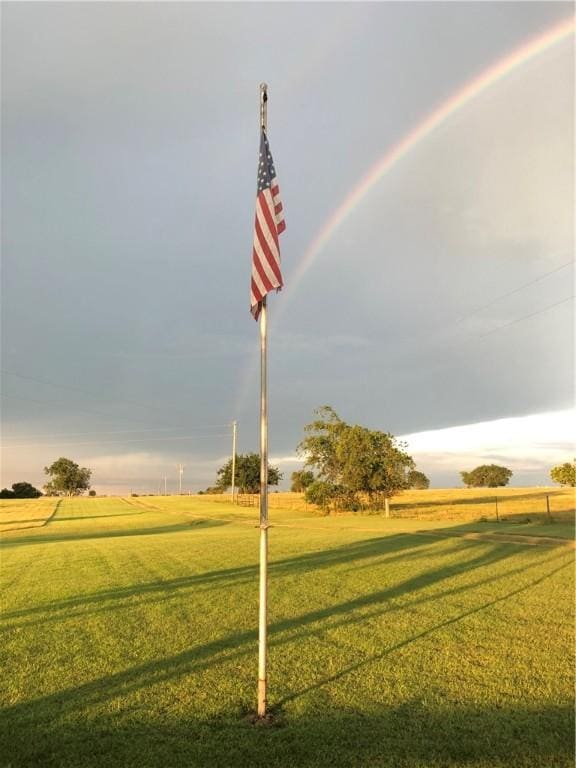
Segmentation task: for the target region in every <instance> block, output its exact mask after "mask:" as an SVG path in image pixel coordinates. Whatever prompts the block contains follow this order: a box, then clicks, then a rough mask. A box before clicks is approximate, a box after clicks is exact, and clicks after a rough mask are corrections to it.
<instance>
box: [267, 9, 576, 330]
mask: <svg viewBox="0 0 576 768" xmlns="http://www.w3.org/2000/svg"><path fill="white" fill-rule="evenodd" d="M574 29H575V24H574V18H573V17H572V18H569V19H565V20H564V21H562V22H560V23H559V24H556V25H555V26H554V27H551V28H550V29H548V30H547V31H546V32H544V33H543V34H540V35H538V36H537V37H535V38H533V39H531V40H529V41H528V42H526V43H523V44H522V45H520V46H519V47H518V48H516V49H515V50H514V51H512V52H511V53H509V54H508V55H507V56H505V57H504V58H502V59H500V60H499V61H497V62H496V63H495V64H493V65H491V66H490V67H488V69H486V70H484V72H482V73H481V74H480V75H478V76H477V77H475V78H473V79H472V80H469V81H468V82H467V83H466V84H465V85H464V86H463V87H462V88H461V89H460V90H459V91H457V92H456V93H454V94H453V95H452V96H450V97H449V98H448V99H447V101H445V102H443V103H442V104H441V105H440V106H439V107H437V108H436V109H435V110H434V111H433V112H432V113H430V114H429V115H428V117H426V118H425V119H424V120H423V121H422V122H421V123H420V124H419V125H417V126H416V127H415V128H413V129H412V130H411V131H410V133H408V134H407V135H406V136H404V138H402V139H401V140H400V141H399V142H398V143H397V144H395V145H394V146H393V147H391V148H390V149H389V150H388V151H387V152H386V153H385V154H384V155H382V157H380V159H379V160H377V161H376V163H375V164H374V165H373V166H372V168H370V170H369V171H368V173H366V175H365V176H364V177H363V178H362V179H361V180H360V181H359V183H358V184H357V185H356V186H355V187H354V189H353V190H352V192H350V194H349V195H348V197H346V199H345V200H344V201H343V202H342V203H341V204H340V205H339V206H338V208H336V210H335V211H334V213H333V214H332V215H331V216H330V218H329V219H328V220H327V221H326V222H325V223H324V225H323V227H322V229H321V230H320V231H319V232H318V234H317V235H316V237H315V238H314V239H313V240H312V242H311V243H310V245H309V246H308V247H307V248H306V250H305V252H304V255H303V256H302V258H301V260H300V262H299V264H298V266H297V267H296V269H295V270H294V272H293V273H292V274H291V275H290V278H289V281H287V282H288V289H287V290H285V291H284V292H283V293H282V295H281V298H280V300H279V301H278V304H277V308H276V312H274V313H273V318H271V319H272V320H273V322H277V321H278V319H279V316H280V315H281V314H282V313H283V311H284V309H285V308H286V305H287V303H288V302H287V300H288V298H289V296H290V295H291V294H293V293H294V291H295V290H296V288H297V287H298V285H299V283H300V281H301V280H302V278H303V277H304V275H305V273H306V272H307V271H308V269H309V268H310V266H311V265H312V263H313V262H314V260H315V259H316V257H317V256H318V254H319V253H320V251H321V250H322V249H323V248H324V246H325V245H326V243H327V242H328V241H329V240H330V238H331V237H332V235H333V234H334V232H335V231H336V230H337V229H338V227H339V226H340V225H341V224H342V222H344V221H345V219H346V218H347V217H348V216H349V214H350V213H351V212H352V211H353V210H354V209H355V208H356V206H357V205H358V204H359V203H360V202H361V201H362V200H363V199H364V198H365V197H366V195H367V194H368V192H370V190H371V189H372V188H373V187H374V186H375V185H376V184H377V183H378V182H379V181H380V179H382V178H383V177H384V176H385V175H386V174H387V173H388V172H389V171H390V170H391V169H392V168H393V167H394V166H395V165H396V163H398V162H399V161H400V160H402V158H404V157H405V156H406V155H407V154H408V152H410V151H411V150H412V149H414V147H416V146H417V145H418V144H419V143H420V142H421V141H423V140H424V139H425V138H426V137H428V136H429V135H430V134H431V133H432V132H433V131H435V130H436V128H438V127H439V126H440V125H442V123H444V122H445V121H446V120H447V119H448V118H449V117H451V116H452V115H453V114H454V113H455V112H458V111H459V110H460V109H462V108H463V107H464V106H466V104H468V103H469V102H470V101H472V99H475V98H476V97H477V96H479V95H480V94H481V93H483V91H485V90H486V89H487V88H489V87H490V86H492V85H494V84H495V83H497V82H498V81H499V80H502V78H504V77H506V76H507V75H508V74H510V73H511V72H512V71H513V70H515V69H516V68H517V67H520V66H521V65H523V64H526V63H527V62H528V61H530V60H531V59H533V58H534V57H536V56H538V55H540V54H542V53H544V52H545V51H547V50H548V49H549V48H551V47H552V46H554V45H556V44H557V43H560V42H562V41H563V40H566V39H567V38H568V37H569V36H570V35H571V34H573V33H574Z"/></svg>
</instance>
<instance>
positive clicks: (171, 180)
mask: <svg viewBox="0 0 576 768" xmlns="http://www.w3.org/2000/svg"><path fill="white" fill-rule="evenodd" d="M572 12H573V11H572V5H571V4H569V3H554V2H543V3H540V2H515V3H501V2H495V3H489V2H486V3H483V2H477V3H464V2H447V3H437V2H426V3H416V2H415V3H407V2H406V3H404V2H394V3H392V2H391V3H371V4H363V3H349V4H344V3H338V4H332V3H320V4H311V3H307V4H298V3H291V4H275V3H266V4H265V3H255V4H244V3H232V4H224V3H222V4H210V5H209V4H193V3H173V4H172V3H86V4H84V3H61V4H52V3H44V2H43V3H4V4H3V8H2V15H3V24H2V123H3V134H2V166H3V167H2V219H3V221H2V224H3V233H2V270H3V274H2V277H3V282H2V286H3V287H2V299H3V302H2V303H3V318H2V319H3V323H2V333H3V338H2V370H3V375H2V414H3V425H4V426H3V444H4V446H5V447H4V454H3V469H4V472H3V476H2V484H3V485H10V484H11V483H13V482H15V481H19V480H24V479H26V480H30V481H32V482H34V483H36V484H39V485H41V484H42V483H43V482H44V480H43V475H42V468H43V467H44V465H46V464H49V463H51V462H52V461H53V460H55V459H56V458H58V457H59V456H61V455H64V456H68V457H70V458H73V459H75V460H77V461H79V462H80V463H81V464H83V465H87V466H91V467H93V468H94V470H95V471H94V486H95V487H96V489H97V490H99V491H101V492H111V491H114V490H118V491H127V490H129V489H130V488H133V489H134V490H139V491H144V490H153V489H157V488H158V486H159V483H160V478H161V477H163V476H164V475H168V476H169V478H170V480H169V482H171V483H172V485H173V487H174V486H175V482H176V477H177V473H176V468H175V464H176V462H182V463H184V464H185V465H186V469H185V473H184V487H185V488H188V487H190V488H192V489H197V488H200V487H205V486H206V485H208V484H211V483H212V482H213V480H214V474H215V469H216V468H217V467H218V466H219V464H220V463H221V462H222V460H224V459H225V457H226V455H227V454H229V452H230V427H229V425H230V422H231V421H232V420H233V419H237V420H238V428H239V446H238V447H239V451H240V452H245V451H248V450H258V442H257V427H258V397H259V393H258V368H257V353H258V332H257V325H256V323H255V322H254V321H253V320H252V318H251V316H250V314H249V311H248V304H249V276H250V257H251V241H252V226H253V216H254V201H255V191H256V160H257V153H258V143H259V137H258V84H259V82H260V81H262V80H265V81H267V82H268V84H269V96H270V101H269V132H268V133H269V138H270V145H271V149H272V152H273V155H274V159H275V165H276V169H277V172H278V176H279V179H280V186H281V191H282V197H283V202H284V209H285V215H286V222H287V230H286V232H285V233H284V234H283V235H282V242H281V249H282V258H283V272H284V279H285V284H286V289H285V291H284V292H283V293H282V294H281V295H280V296H278V297H276V296H273V297H272V298H271V300H270V322H271V330H270V339H269V344H270V361H269V365H270V451H271V455H272V456H273V457H276V458H282V459H283V462H282V467H283V469H284V471H285V473H286V474H287V475H289V473H290V471H292V470H293V469H294V468H295V466H297V465H296V464H295V463H294V462H293V457H294V452H295V447H296V445H297V443H298V442H299V440H300V439H301V437H302V428H303V426H304V424H305V423H306V422H308V421H310V420H311V417H312V411H313V409H314V408H315V407H317V406H319V405H322V404H330V405H332V406H333V407H334V408H335V409H336V411H337V412H338V413H339V414H340V416H341V417H342V418H343V419H345V420H346V421H349V422H354V423H361V424H364V425H367V426H370V427H373V428H378V429H383V430H386V431H391V432H393V433H394V434H396V435H413V434H415V433H418V434H420V433H422V432H430V431H432V432H435V431H437V430H447V429H449V428H453V427H455V426H461V425H471V424H476V423H479V422H482V423H484V424H485V423H487V422H488V423H492V424H493V426H492V428H488V429H489V434H491V435H492V437H493V439H492V440H491V441H490V440H488V441H487V438H486V434H487V433H486V431H485V430H486V427H481V428H479V431H478V428H475V427H467V428H466V429H467V431H466V434H467V435H468V442H467V444H466V446H467V447H465V446H464V443H462V442H460V443H459V442H458V440H461V438H462V434H463V433H462V430H460V432H458V431H456V432H454V431H448V432H446V431H442V432H441V433H440V432H436V434H437V435H438V440H436V439H433V440H431V441H430V440H425V441H424V442H422V440H421V438H418V439H417V440H416V439H415V442H414V443H413V449H414V451H416V452H417V453H418V459H419V462H420V467H421V468H422V469H424V470H425V471H427V472H428V474H430V476H431V477H432V480H433V482H434V483H435V484H436V485H440V484H452V485H453V484H456V483H457V482H458V471H459V470H460V469H469V468H470V466H473V465H474V464H473V462H474V461H475V460H476V459H477V458H478V457H480V458H482V459H483V460H490V459H491V458H493V457H495V458H494V460H496V459H498V460H499V461H497V463H503V462H502V459H507V460H508V462H509V463H508V465H509V466H511V464H510V462H512V463H514V462H516V463H515V464H514V467H515V473H516V474H515V480H516V481H517V482H545V481H546V477H547V468H548V467H549V466H550V462H551V461H552V460H559V459H562V460H568V459H570V458H572V451H573V444H572V441H571V438H570V434H569V430H567V429H566V427H565V421H566V418H567V409H568V408H569V407H571V405H572V393H573V351H572V350H573V331H572V328H573V322H572V318H573V314H572V313H573V308H572V302H571V301H570V297H571V296H572V294H573V293H574V288H573V285H574V283H573V269H572V266H573V258H574V255H573V252H574V247H573V246H574V243H573V228H574V221H573V214H572V211H573V205H574V199H573V167H574V165H573V139H574V125H573V111H574V99H573V88H574V82H573V79H574V78H573V71H574V47H573V41H572V40H571V39H563V40H561V41H559V42H558V43H557V44H555V45H552V46H550V47H549V48H548V49H547V50H545V51H543V52H541V53H540V54H538V55H536V56H533V57H532V58H530V59H529V60H528V61H526V62H525V63H524V64H522V65H520V66H517V67H515V68H513V69H512V70H511V71H510V72H508V73H507V74H506V76H504V77H501V78H500V79H496V80H495V82H494V83H493V84H492V85H491V86H490V87H489V88H487V89H485V90H484V91H483V92H482V93H481V94H479V95H478V96H477V97H476V98H474V99H472V100H471V101H469V103H467V104H466V105H465V106H463V107H462V108H461V109H460V110H458V111H457V112H455V113H454V114H453V115H452V116H450V117H449V118H448V119H447V120H445V121H444V123H443V124H442V125H441V126H440V127H439V128H438V129H437V130H435V131H434V132H432V133H430V134H429V135H428V136H426V137H425V138H423V139H422V140H421V141H419V142H417V143H416V144H415V145H414V147H413V148H412V149H411V150H410V152H408V153H407V154H406V156H405V157H404V158H402V159H401V160H400V161H399V162H398V163H396V164H395V165H394V167H393V168H392V169H391V170H390V172H389V173H387V174H385V175H383V176H382V178H381V179H380V181H379V182H378V183H377V184H376V185H374V186H373V188H372V189H371V190H370V191H369V192H368V193H367V194H366V195H365V196H364V197H363V198H362V199H361V200H360V201H359V203H358V204H357V205H356V206H355V207H354V208H353V210H351V212H350V214H349V215H348V216H347V218H346V220H345V221H343V223H342V224H341V226H340V227H339V228H338V229H337V230H336V231H335V232H334V234H333V236H332V237H330V238H329V239H328V240H327V242H326V243H325V244H324V246H323V247H322V248H321V249H320V250H319V251H318V253H317V255H316V257H315V258H314V259H313V260H312V261H311V263H310V266H309V268H308V270H307V271H306V272H305V274H304V276H303V277H302V279H301V280H300V281H298V282H297V281H296V279H295V277H296V275H297V273H298V272H297V270H298V267H299V266H301V264H302V259H303V257H304V255H305V254H306V252H307V249H309V247H310V243H312V242H313V241H314V238H315V237H316V236H317V235H318V232H319V231H321V230H322V228H323V227H324V226H325V224H326V222H327V221H328V220H330V218H331V217H332V216H333V214H334V212H335V210H336V209H337V208H338V207H339V206H340V205H341V204H342V202H343V200H345V198H346V197H347V196H348V195H349V194H350V192H351V190H352V189H353V188H354V187H355V186H356V185H357V184H358V183H359V181H360V180H361V179H362V178H363V176H364V175H365V174H366V173H367V172H368V171H369V170H370V169H371V168H372V167H373V166H374V165H375V164H376V163H377V162H378V160H379V159H380V158H382V157H383V156H384V155H385V153H386V152H387V151H388V150H389V149H390V148H391V147H393V146H394V145H395V144H396V143H397V142H398V141H400V140H402V139H403V137H405V136H406V135H408V134H409V133H410V131H412V130H413V129H414V128H415V127H416V126H418V125H419V124H420V123H422V121H423V120H424V119H425V118H426V117H427V116H428V115H429V114H430V113H432V112H434V110H436V109H438V107H440V106H441V105H442V104H443V103H445V102H446V100H447V99H449V98H450V97H451V96H453V95H454V94H455V93H457V92H458V91H459V90H460V89H461V88H462V87H463V86H464V85H466V83H468V82H469V81H470V80H471V79H473V78H474V77H477V76H478V75H480V74H481V73H482V72H484V71H485V70H486V69H487V68H488V67H490V66H492V65H493V64H495V63H496V62H498V61H499V60H500V59H502V58H503V57H505V56H507V55H509V54H510V53H511V52H513V51H514V50H516V49H518V48H519V46H522V45H524V44H526V43H527V42H528V41H530V40H531V39H533V38H535V37H537V36H539V35H541V34H543V33H545V32H546V30H548V29H550V28H551V27H554V26H555V25H557V24H558V23H559V22H561V21H562V20H566V19H568V18H569V17H570V15H571V13H572ZM291 277H293V278H294V281H293V282H294V286H293V288H292V289H291ZM275 313H276V314H275ZM275 316H276V318H277V319H275ZM542 414H552V415H551V416H549V417H548V416H542ZM559 414H560V415H559ZM511 417H516V418H515V420H513V421H512V422H510V421H509V420H510V418H511ZM517 417H522V418H523V419H524V420H523V421H521V422H519V421H518V418H517ZM502 419H504V420H505V421H502ZM519 423H523V424H524V425H531V426H530V428H526V429H520V430H519V429H518V428H517V425H518V424H519ZM510 424H513V425H516V427H514V429H513V430H512V433H513V434H512V433H511V432H510V429H511V427H510ZM441 435H443V436H444V438H446V436H451V438H450V439H451V440H452V443H451V446H452V450H451V451H448V453H449V454H454V456H453V458H452V459H450V461H449V462H448V463H447V461H446V445H445V439H441V438H440V436H441ZM458 435H460V437H458ZM474 435H476V438H474ZM519 435H522V436H521V437H520V438H519ZM418 440H420V442H418ZM474 440H476V442H474ZM514 441H516V442H514ZM440 445H442V447H440ZM514 445H517V446H518V448H517V449H514V448H513V446H514ZM423 446H427V447H423ZM435 446H437V450H436V451H435ZM459 446H460V447H461V448H462V453H459V451H460V448H459ZM466 451H468V453H467V454H466V455H465V453H466ZM511 452H512V453H513V455H511ZM564 457H565V458H564ZM460 458H461V459H462V460H460ZM504 463H505V462H504Z"/></svg>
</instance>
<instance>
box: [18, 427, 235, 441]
mask: <svg viewBox="0 0 576 768" xmlns="http://www.w3.org/2000/svg"><path fill="white" fill-rule="evenodd" d="M223 426H228V425H227V424H212V425H204V426H194V427H190V429H212V428H214V429H215V428H217V427H223ZM174 429H184V427H164V428H162V429H160V428H158V429H156V428H154V429H107V430H100V431H94V430H89V431H88V432H43V433H41V434H36V435H26V438H27V439H29V440H31V439H32V438H34V439H38V440H41V439H44V438H54V437H74V436H76V435H125V434H132V433H139V432H171V431H172V430H174ZM210 436H211V435H210V434H208V435H207V437H210ZM13 439H14V440H17V439H18V438H17V437H14V438H13Z"/></svg>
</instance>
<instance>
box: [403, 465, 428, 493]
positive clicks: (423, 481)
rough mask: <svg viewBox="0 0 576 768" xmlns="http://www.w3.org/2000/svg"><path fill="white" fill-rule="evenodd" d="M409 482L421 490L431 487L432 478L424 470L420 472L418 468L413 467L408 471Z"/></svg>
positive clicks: (411, 485) (412, 486) (411, 486)
mask: <svg viewBox="0 0 576 768" xmlns="http://www.w3.org/2000/svg"><path fill="white" fill-rule="evenodd" d="M408 484H409V486H410V488H415V489H416V490H419V491H421V490H424V489H425V488H430V480H429V479H428V478H427V477H426V475H425V474H424V472H419V471H418V470H417V469H412V470H410V472H408Z"/></svg>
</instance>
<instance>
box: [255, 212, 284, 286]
mask: <svg viewBox="0 0 576 768" xmlns="http://www.w3.org/2000/svg"><path fill="white" fill-rule="evenodd" d="M254 230H255V233H256V236H255V237H254V249H255V250H256V253H257V254H258V256H259V257H260V261H261V262H262V266H265V267H267V268H268V269H269V270H270V271H271V272H272V274H273V275H274V277H272V276H271V278H270V279H271V280H273V282H274V280H276V281H277V282H278V283H281V282H282V276H281V274H280V254H279V252H278V245H277V243H275V242H274V240H272V238H271V237H270V233H269V231H268V229H267V228H266V224H264V226H262V225H261V222H260V220H259V219H258V217H256V221H255V222H254ZM267 271H268V270H267ZM273 287H274V288H276V287H277V285H274V286H273Z"/></svg>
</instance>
